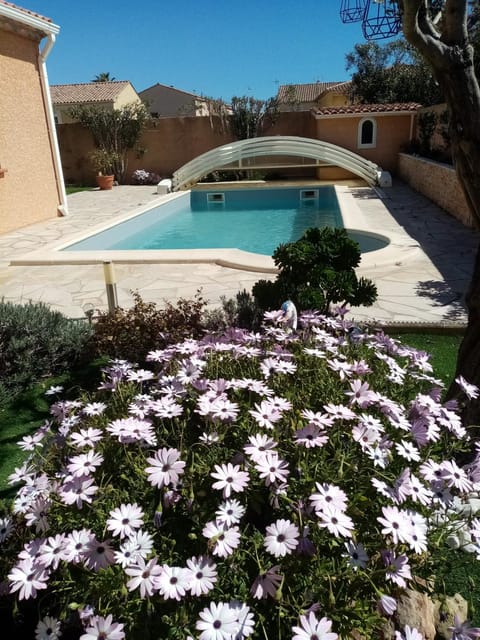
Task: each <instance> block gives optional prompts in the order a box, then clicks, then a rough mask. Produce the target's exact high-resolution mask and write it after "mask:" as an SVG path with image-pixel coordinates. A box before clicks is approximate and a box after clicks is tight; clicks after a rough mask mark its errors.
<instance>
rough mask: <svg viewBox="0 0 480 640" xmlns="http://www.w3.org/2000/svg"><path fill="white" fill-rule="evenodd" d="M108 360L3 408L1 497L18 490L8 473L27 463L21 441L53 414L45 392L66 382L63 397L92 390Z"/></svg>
mask: <svg viewBox="0 0 480 640" xmlns="http://www.w3.org/2000/svg"><path fill="white" fill-rule="evenodd" d="M105 363H106V360H96V361H94V362H92V363H90V364H89V365H87V366H85V367H83V368H81V369H78V370H76V371H73V372H70V373H68V374H64V375H62V376H57V377H55V378H47V379H45V380H42V381H41V382H40V383H38V384H37V385H35V386H34V387H32V388H31V389H28V390H26V391H25V392H24V393H22V394H21V395H20V396H18V397H17V398H16V399H15V400H13V401H12V402H11V403H9V404H8V405H6V406H3V407H0V425H1V428H0V500H2V499H8V498H11V497H12V496H13V494H14V493H15V490H12V488H11V487H10V486H9V485H8V482H7V479H8V476H9V475H10V474H11V473H12V472H13V471H14V470H15V467H19V466H21V465H22V464H23V462H24V460H25V459H26V458H27V456H28V452H25V451H22V449H20V448H19V447H18V445H17V442H18V441H19V440H21V439H22V438H23V437H25V436H28V435H31V434H32V433H34V432H35V431H36V430H37V429H38V427H40V426H41V425H42V424H43V422H44V421H45V420H48V419H49V417H50V404H51V403H52V402H54V400H55V398H54V397H49V396H46V395H45V391H47V389H49V388H50V387H51V386H53V385H62V386H63V387H64V389H65V393H63V394H62V399H64V398H65V397H67V398H72V399H73V398H76V397H77V396H78V393H79V391H80V390H81V389H84V390H92V389H94V388H96V386H97V384H98V382H99V380H100V369H101V368H102V367H103V366H104V365H105Z"/></svg>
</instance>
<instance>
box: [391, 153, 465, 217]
mask: <svg viewBox="0 0 480 640" xmlns="http://www.w3.org/2000/svg"><path fill="white" fill-rule="evenodd" d="M397 171H398V175H399V177H400V178H401V179H402V180H403V181H404V182H406V183H407V184H408V185H409V186H410V187H412V189H415V191H419V192H420V193H421V194H423V195H424V196H425V197H426V198H428V199H429V200H432V202H435V204H437V205H438V206H439V207H442V209H445V211H447V212H448V213H449V214H450V215H452V216H453V217H454V218H457V220H460V222H462V223H463V224H464V225H465V226H467V227H473V224H472V216H471V214H470V211H469V208H468V205H467V201H466V199H465V196H464V194H463V191H462V188H461V187H460V184H459V182H458V178H457V175H456V173H455V169H454V168H453V167H452V166H450V165H448V164H445V163H443V162H435V161H434V160H429V159H427V158H421V157H419V156H412V155H409V154H407V153H399V154H398V168H397Z"/></svg>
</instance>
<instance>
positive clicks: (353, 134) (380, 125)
mask: <svg viewBox="0 0 480 640" xmlns="http://www.w3.org/2000/svg"><path fill="white" fill-rule="evenodd" d="M364 117H368V118H370V119H372V120H375V122H376V124H377V135H376V146H375V147H373V148H359V146H358V126H359V123H360V122H361V121H362V119H363V118H364ZM412 117H413V116H412V115H410V114H407V115H392V116H389V115H382V114H378V113H365V114H355V116H353V115H352V116H341V117H335V116H331V117H329V116H322V117H320V118H318V119H317V121H316V122H317V130H316V137H317V138H318V139H319V140H323V141H324V142H331V143H332V144H337V145H339V146H340V147H344V148H345V149H349V150H350V151H353V152H354V153H358V154H359V155H361V156H362V157H364V158H366V159H367V160H371V161H372V162H375V163H376V164H378V165H379V166H380V167H381V168H382V169H384V170H385V171H391V172H392V173H395V172H396V170H397V157H398V153H399V152H400V151H402V150H403V149H404V147H405V145H406V144H407V143H408V142H409V140H410V131H411V123H412Z"/></svg>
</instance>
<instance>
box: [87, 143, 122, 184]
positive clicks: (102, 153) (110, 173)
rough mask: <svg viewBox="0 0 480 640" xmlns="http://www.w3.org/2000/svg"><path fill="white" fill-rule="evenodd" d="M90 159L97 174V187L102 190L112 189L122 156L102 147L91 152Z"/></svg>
mask: <svg viewBox="0 0 480 640" xmlns="http://www.w3.org/2000/svg"><path fill="white" fill-rule="evenodd" d="M88 158H89V160H90V162H91V164H92V166H93V168H94V169H95V171H96V172H97V175H96V180H97V185H98V186H99V187H100V189H111V188H112V187H113V181H114V179H115V165H116V164H117V163H118V162H119V161H120V155H119V154H118V153H117V152H116V151H109V150H108V149H105V148H103V147H102V148H98V149H95V150H94V151H91V152H90V153H89V154H88Z"/></svg>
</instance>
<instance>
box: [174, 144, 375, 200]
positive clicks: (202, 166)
mask: <svg viewBox="0 0 480 640" xmlns="http://www.w3.org/2000/svg"><path fill="white" fill-rule="evenodd" d="M279 156H284V157H298V158H308V160H309V161H308V163H304V162H303V163H300V162H299V163H298V164H295V163H292V162H286V163H285V164H281V165H278V164H274V163H268V161H267V162H266V164H261V165H259V164H258V163H256V164H251V163H249V162H248V160H250V159H251V158H258V157H262V158H268V157H279ZM322 164H323V165H324V164H327V165H329V166H338V167H341V168H342V169H347V170H348V171H351V172H352V173H353V174H355V175H357V176H359V177H360V178H363V179H364V180H365V181H366V182H367V183H368V184H369V185H372V186H374V185H377V184H379V180H380V177H381V174H382V170H381V168H380V167H379V166H378V165H377V164H375V163H374V162H370V161H369V160H366V159H365V158H362V156H359V155H358V154H356V153H353V152H352V151H348V149H344V148H343V147H339V146H337V145H335V144H331V143H329V142H323V141H322V140H314V139H313V138H302V137H299V136H265V137H262V138H251V139H249V140H239V141H238V142H232V143H229V144H225V145H222V146H221V147H216V148H215V149H211V150H210V151H207V152H206V153H203V154H202V155H200V156H197V157H196V158H194V159H193V160H191V161H190V162H187V163H186V164H184V165H183V167H180V169H178V170H177V171H175V173H174V174H173V176H172V186H173V190H174V191H180V190H184V189H189V188H190V187H191V186H193V185H194V184H196V183H197V182H198V181H199V180H200V179H201V178H203V177H204V176H206V175H208V174H209V173H211V172H212V171H219V170H232V169H237V170H242V169H244V170H248V169H256V168H259V167H260V166H261V167H262V168H266V167H268V166H270V167H272V168H279V166H281V167H297V166H303V167H307V166H313V167H315V166H318V167H320V166H322Z"/></svg>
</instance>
